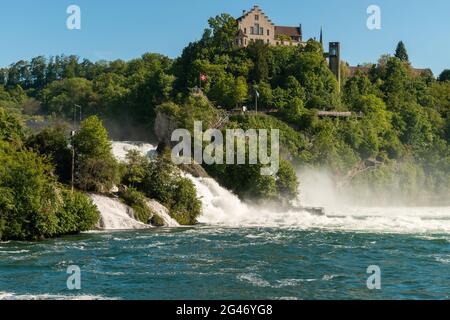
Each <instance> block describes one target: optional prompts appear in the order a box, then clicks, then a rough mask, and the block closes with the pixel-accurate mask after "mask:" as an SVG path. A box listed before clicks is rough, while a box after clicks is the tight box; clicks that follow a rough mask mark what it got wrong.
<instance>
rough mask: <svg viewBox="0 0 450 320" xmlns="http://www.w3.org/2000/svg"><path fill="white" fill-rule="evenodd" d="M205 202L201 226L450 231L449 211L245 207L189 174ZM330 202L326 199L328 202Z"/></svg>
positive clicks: (214, 185)
mask: <svg viewBox="0 0 450 320" xmlns="http://www.w3.org/2000/svg"><path fill="white" fill-rule="evenodd" d="M185 176H186V177H187V178H189V179H190V180H191V181H192V182H193V183H194V185H195V187H196V189H197V195H198V197H199V198H200V200H201V202H202V209H203V213H202V215H201V216H200V217H199V219H198V220H199V222H201V223H204V224H208V225H217V226H225V227H241V226H242V227H274V228H279V227H282V228H295V229H300V230H301V229H317V230H321V229H325V230H345V231H363V232H394V233H413V232H446V233H448V232H449V231H450V208H449V207H440V208H439V207H436V208H433V207H421V208H417V207H411V208H407V207H355V206H353V207H349V206H347V207H335V206H329V207H328V206H327V207H326V212H327V215H326V216H318V215H314V214H311V213H308V212H305V211H301V210H295V209H291V210H282V209H280V208H274V207H267V206H264V207H259V206H255V205H251V204H246V203H243V202H242V201H241V200H239V198H238V197H237V196H236V195H234V194H233V193H231V192H230V191H228V190H226V189H224V188H222V187H221V186H220V185H219V184H218V183H217V182H216V181H215V180H213V179H210V178H195V177H193V176H191V175H188V174H186V175H185ZM325 200H326V199H325Z"/></svg>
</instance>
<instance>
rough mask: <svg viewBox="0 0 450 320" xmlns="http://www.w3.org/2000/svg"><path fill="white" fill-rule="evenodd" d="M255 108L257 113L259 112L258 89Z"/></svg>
mask: <svg viewBox="0 0 450 320" xmlns="http://www.w3.org/2000/svg"><path fill="white" fill-rule="evenodd" d="M255 109H256V113H258V91H256V93H255Z"/></svg>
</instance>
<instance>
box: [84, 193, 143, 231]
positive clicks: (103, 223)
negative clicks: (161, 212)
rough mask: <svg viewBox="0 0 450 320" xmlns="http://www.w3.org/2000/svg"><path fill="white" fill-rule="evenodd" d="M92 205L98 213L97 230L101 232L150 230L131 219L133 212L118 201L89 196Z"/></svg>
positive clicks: (95, 195)
mask: <svg viewBox="0 0 450 320" xmlns="http://www.w3.org/2000/svg"><path fill="white" fill-rule="evenodd" d="M89 197H90V198H91V199H92V201H93V202H94V204H95V205H96V206H97V208H98V210H99V211H100V223H99V225H98V228H99V229H101V230H129V229H146V228H150V226H149V225H146V224H144V223H142V222H139V221H137V220H135V219H134V218H133V210H132V209H131V208H130V207H128V206H126V205H124V204H123V203H121V202H120V201H119V199H114V198H109V197H105V196H100V195H97V194H90V195H89Z"/></svg>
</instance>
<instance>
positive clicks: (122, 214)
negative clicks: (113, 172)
mask: <svg viewBox="0 0 450 320" xmlns="http://www.w3.org/2000/svg"><path fill="white" fill-rule="evenodd" d="M111 144H112V151H113V155H114V157H115V158H116V159H117V160H118V161H122V162H125V161H126V155H127V153H128V151H130V150H137V151H139V152H140V153H141V154H143V155H146V156H148V157H149V158H152V157H154V155H155V154H156V147H155V146H153V145H151V144H149V143H143V142H117V141H113V142H112V143H111ZM89 197H90V198H91V199H92V201H93V202H94V204H95V205H96V206H97V208H98V210H99V211H100V217H101V218H100V222H99V225H98V226H97V228H98V229H101V230H130V229H145V228H150V227H151V226H150V225H147V224H144V223H142V222H140V221H137V220H136V219H135V218H134V212H133V209H131V208H130V207H128V206H126V205H125V204H123V203H122V202H120V200H119V199H114V198H109V197H105V196H101V195H96V194H90V195H89ZM147 204H148V206H149V207H150V208H151V209H152V210H153V211H154V212H155V213H156V214H157V215H158V216H159V217H160V218H161V219H162V220H163V222H164V226H166V227H179V226H180V225H179V224H178V223H177V222H176V221H175V220H174V219H172V218H171V217H170V215H169V210H168V209H167V208H166V207H164V206H163V205H161V204H160V203H158V202H157V201H155V200H148V201H147Z"/></svg>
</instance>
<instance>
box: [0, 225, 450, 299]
mask: <svg viewBox="0 0 450 320" xmlns="http://www.w3.org/2000/svg"><path fill="white" fill-rule="evenodd" d="M73 264H75V265H79V266H80V268H81V270H82V274H81V276H82V277H81V281H82V289H81V290H80V291H77V292H73V291H68V290H67V289H66V279H67V276H68V275H67V274H66V270H67V267H68V266H69V265H73ZM374 264H375V265H379V266H380V268H381V270H382V289H381V290H379V291H371V290H368V289H367V286H366V281H367V277H368V276H369V275H368V274H366V269H367V267H368V266H369V265H374ZM449 270H450V236H449V235H448V234H427V233H424V234H410V233H406V234H392V233H366V232H348V231H331V230H327V231H324V230H301V229H296V228H258V227H252V228H247V227H245V228H243V227H241V228H226V227H211V226H198V227H194V228H174V229H149V230H137V231H132V232H131V231H129V232H114V233H93V234H83V235H79V236H72V237H65V238H62V239H57V240H49V241H45V242H40V243H20V242H9V243H1V244H0V275H1V276H0V288H1V289H0V292H2V293H0V299H2V298H3V299H23V298H26V299H30V298H31V299H70V298H78V299H101V298H115V299H221V298H225V299H337V298H343V299H350V298H352V299H353V298H354V299H382V298H389V299H390V298H393V299H400V298H424V299H431V298H437V299H449V298H450V278H449V276H448V275H449Z"/></svg>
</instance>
